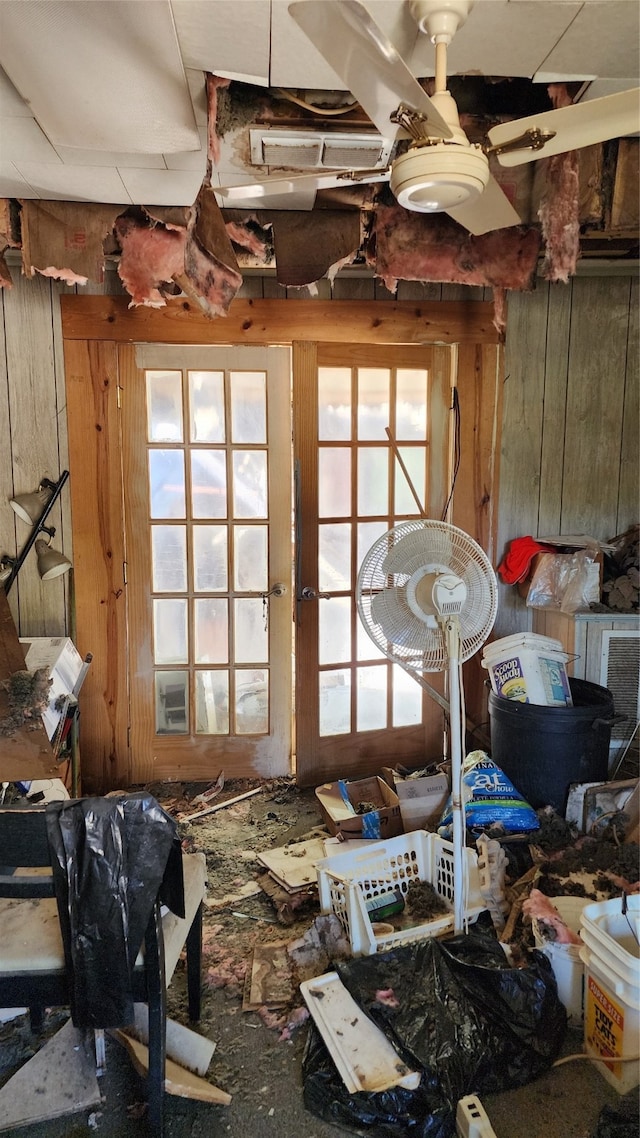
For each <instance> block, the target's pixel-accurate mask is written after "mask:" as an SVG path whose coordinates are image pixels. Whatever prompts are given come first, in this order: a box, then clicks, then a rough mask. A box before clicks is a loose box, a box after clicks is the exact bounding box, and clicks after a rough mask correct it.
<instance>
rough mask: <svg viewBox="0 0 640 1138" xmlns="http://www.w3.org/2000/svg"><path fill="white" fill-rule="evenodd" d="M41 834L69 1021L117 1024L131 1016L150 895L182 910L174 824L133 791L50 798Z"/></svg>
mask: <svg viewBox="0 0 640 1138" xmlns="http://www.w3.org/2000/svg"><path fill="white" fill-rule="evenodd" d="M47 834H48V838H49V845H50V848H51V850H52V854H53V858H52V864H53V877H54V888H55V893H56V899H57V902H58V913H59V916H60V925H61V930H62V939H63V943H64V949H65V962H66V967H67V971H68V973H69V975H70V977H71V984H70V988H71V994H70V1004H71V1016H72V1019H73V1023H74V1025H75V1026H76V1027H92V1028H95V1027H124V1026H126V1025H128V1024H130V1023H132V1022H133V999H132V990H131V971H132V969H133V967H134V965H135V961H136V957H137V955H138V952H139V951H140V947H141V945H142V941H143V938H144V934H145V930H146V927H147V924H148V921H149V917H150V915H151V912H152V910H153V906H154V904H155V901H156V898H157V897H158V896H160V898H161V899H162V900H164V901H165V903H167V902H168V903H169V905H170V907H171V908H172V910H173V911H174V912H176V915H177V916H184V889H183V884H182V862H181V859H180V858H179V857H176V848H175V847H176V842H177V836H176V824H175V822H174V821H173V819H172V818H170V817H169V815H168V814H166V813H165V812H164V810H162V808H161V807H160V806H159V805H158V803H157V802H156V801H155V799H154V798H152V797H151V796H150V795H147V794H144V793H140V794H130V795H118V796H113V797H109V798H81V799H78V800H71V801H68V802H52V803H50V804H49V805H48V807H47ZM178 845H179V842H178ZM178 854H179V850H178ZM163 882H164V885H163Z"/></svg>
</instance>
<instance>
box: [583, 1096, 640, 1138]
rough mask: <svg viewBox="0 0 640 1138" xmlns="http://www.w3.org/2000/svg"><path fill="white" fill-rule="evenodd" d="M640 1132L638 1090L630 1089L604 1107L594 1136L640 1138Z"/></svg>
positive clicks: (599, 1137)
mask: <svg viewBox="0 0 640 1138" xmlns="http://www.w3.org/2000/svg"><path fill="white" fill-rule="evenodd" d="M638 1134H640V1105H639V1104H638V1092H637V1090H634V1091H630V1093H629V1094H628V1095H625V1097H624V1098H622V1099H620V1102H619V1103H616V1104H615V1105H614V1106H612V1105H611V1104H610V1103H608V1104H607V1105H606V1106H605V1107H603V1108H602V1110H601V1112H600V1117H599V1119H598V1125H597V1127H596V1131H595V1134H594V1136H593V1138H638Z"/></svg>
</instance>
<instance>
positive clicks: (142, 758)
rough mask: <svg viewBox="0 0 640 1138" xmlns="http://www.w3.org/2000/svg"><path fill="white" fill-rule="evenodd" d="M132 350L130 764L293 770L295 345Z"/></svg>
mask: <svg viewBox="0 0 640 1138" xmlns="http://www.w3.org/2000/svg"><path fill="white" fill-rule="evenodd" d="M122 354H123V358H122V360H121V364H122V376H123V380H122V386H123V392H122V422H123V441H124V447H123V453H124V456H125V466H126V467H127V468H128V469H125V477H124V496H125V515H126V531H127V532H126V539H127V567H128V583H127V594H128V596H127V599H128V612H129V620H130V644H131V668H130V692H131V728H130V735H131V751H132V766H133V768H134V769H136V770H138V771H139V772H140V776H139V777H141V778H142V777H144V779H148V778H150V777H152V778H194V779H195V778H210V777H211V778H213V777H215V776H217V774H218V773H219V771H220V769H224V770H225V772H226V774H227V776H228V777H242V776H247V775H256V776H257V775H261V776H273V775H276V774H288V773H289V772H290V769H291V744H290V728H289V724H290V715H291V697H290V691H291V678H290V677H291V553H290V543H291V536H290V534H291V525H290V522H291V493H290V487H291V477H290V469H291V466H290V463H291V459H290V452H291V444H290V364H289V353H288V351H287V350H286V349H283V348H270V349H262V348H204V349H203V348H175V347H169V346H150V345H145V346H139V347H138V348H135V349H134V348H131V349H122ZM283 489H284V493H283ZM275 584H279V585H281V586H283V587H284V588H283V589H278V590H277V591H276V592H277V594H278V595H276V593H274V592H272V591H271V590H272V586H273V585H275ZM143 772H144V773H143Z"/></svg>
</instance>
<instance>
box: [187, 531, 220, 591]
mask: <svg viewBox="0 0 640 1138" xmlns="http://www.w3.org/2000/svg"><path fill="white" fill-rule="evenodd" d="M192 534H193V587H194V589H195V591H196V592H197V593H212V592H220V591H221V590H222V589H226V588H227V587H228V586H227V581H228V576H227V527H226V526H194V527H193V530H192Z"/></svg>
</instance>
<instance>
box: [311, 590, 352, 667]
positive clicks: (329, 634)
mask: <svg viewBox="0 0 640 1138" xmlns="http://www.w3.org/2000/svg"><path fill="white" fill-rule="evenodd" d="M352 607H353V604H352V601H351V597H332V598H331V600H326V601H318V659H319V661H320V663H321V664H341V663H343V662H344V661H345V660H350V659H351V610H352Z"/></svg>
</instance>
